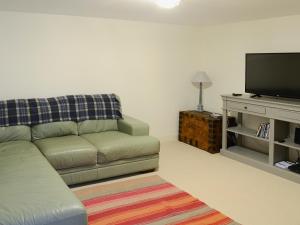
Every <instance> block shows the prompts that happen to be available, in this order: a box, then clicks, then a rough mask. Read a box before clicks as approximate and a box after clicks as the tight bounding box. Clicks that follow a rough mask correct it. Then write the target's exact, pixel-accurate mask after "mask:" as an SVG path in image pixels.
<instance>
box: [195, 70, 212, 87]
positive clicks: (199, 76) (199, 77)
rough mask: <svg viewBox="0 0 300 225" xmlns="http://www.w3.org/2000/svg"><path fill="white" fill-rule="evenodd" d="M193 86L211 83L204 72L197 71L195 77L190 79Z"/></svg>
mask: <svg viewBox="0 0 300 225" xmlns="http://www.w3.org/2000/svg"><path fill="white" fill-rule="evenodd" d="M192 83H193V84H199V83H202V84H204V83H211V81H210V79H209V77H208V76H207V74H206V72H204V71H199V72H197V73H196V74H195V76H194V77H193V79H192Z"/></svg>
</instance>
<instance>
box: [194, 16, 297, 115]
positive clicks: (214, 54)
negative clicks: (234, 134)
mask: <svg viewBox="0 0 300 225" xmlns="http://www.w3.org/2000/svg"><path fill="white" fill-rule="evenodd" d="M198 39H199V44H200V45H199V52H200V53H201V55H200V59H199V68H201V69H203V70H206V71H207V72H208V75H209V76H210V78H211V79H212V81H213V86H212V87H210V88H208V89H206V90H205V106H206V109H208V110H211V111H216V112H221V106H222V101H221V97H220V95H221V94H231V93H233V92H236V93H244V90H245V53H251V52H300V16H290V17H282V18H274V19H268V20H257V21H252V22H241V23H234V24H227V25H221V26H210V27H205V28H202V29H200V32H199V38H198Z"/></svg>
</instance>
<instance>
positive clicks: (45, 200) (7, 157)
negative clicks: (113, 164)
mask: <svg viewBox="0 0 300 225" xmlns="http://www.w3.org/2000/svg"><path fill="white" fill-rule="evenodd" d="M0 224H1V225H16V224H18V225H19V224H24V225H40V224H42V225H54V224H55V225H84V224H87V219H86V211H85V208H84V207H83V205H82V204H81V202H80V201H79V200H78V199H77V198H76V197H75V196H74V194H73V193H72V192H71V191H70V190H69V188H68V187H67V186H66V184H65V183H64V182H63V180H62V179H61V177H60V176H59V175H58V174H57V172H56V171H55V170H54V169H53V168H52V167H51V165H50V164H49V163H48V161H47V160H46V159H45V157H43V155H42V154H41V152H40V151H39V150H38V149H37V147H36V146H35V145H34V144H32V143H31V142H28V141H12V142H6V143H1V144H0Z"/></svg>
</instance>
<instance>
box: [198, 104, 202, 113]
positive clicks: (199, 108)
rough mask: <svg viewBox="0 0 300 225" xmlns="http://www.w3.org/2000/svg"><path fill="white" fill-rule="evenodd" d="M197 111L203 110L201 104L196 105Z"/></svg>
mask: <svg viewBox="0 0 300 225" xmlns="http://www.w3.org/2000/svg"><path fill="white" fill-rule="evenodd" d="M197 111H198V112H203V111H204V107H203V105H201V104H199V105H198V106H197Z"/></svg>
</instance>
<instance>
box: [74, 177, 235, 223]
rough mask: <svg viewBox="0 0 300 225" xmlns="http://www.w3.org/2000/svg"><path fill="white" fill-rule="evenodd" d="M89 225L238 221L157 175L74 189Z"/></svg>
mask: <svg viewBox="0 0 300 225" xmlns="http://www.w3.org/2000/svg"><path fill="white" fill-rule="evenodd" d="M74 193H75V194H76V195H77V196H78V198H79V199H80V200H81V201H82V203H83V204H84V206H85V207H86V209H87V212H88V221H89V225H100V224H101V225H107V224H110V225H134V224H151V225H167V224H172V225H195V224H197V225H237V224H238V223H236V222H234V221H233V220H232V219H230V218H228V217H227V216H225V215H223V214H222V213H220V212H218V211H216V210H214V209H211V208H210V207H208V206H207V205H206V204H205V203H204V202H201V201H199V200H198V199H196V198H194V197H193V196H191V195H189V194H188V193H186V192H184V191H182V190H180V189H178V188H177V187H175V186H174V185H172V184H170V183H168V182H166V181H165V180H163V179H162V178H160V177H159V176H150V177H143V178H138V179H133V180H127V181H121V182H116V183H111V184H104V185H95V186H91V187H84V188H81V189H79V190H75V191H74Z"/></svg>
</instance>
